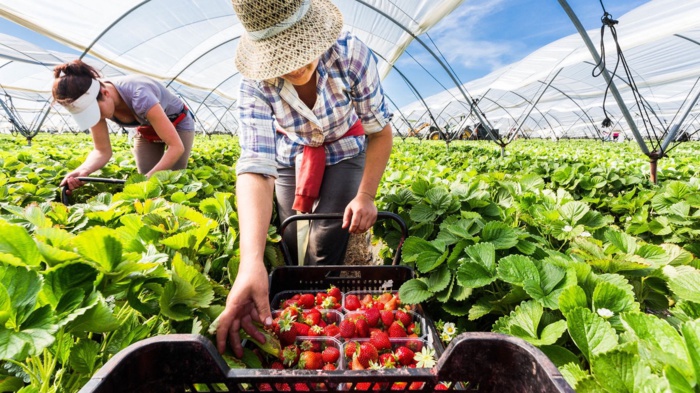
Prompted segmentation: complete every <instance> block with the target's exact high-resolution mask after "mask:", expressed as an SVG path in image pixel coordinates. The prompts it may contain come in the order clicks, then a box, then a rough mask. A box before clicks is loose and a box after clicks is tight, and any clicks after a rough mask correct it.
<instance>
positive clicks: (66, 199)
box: [61, 177, 126, 206]
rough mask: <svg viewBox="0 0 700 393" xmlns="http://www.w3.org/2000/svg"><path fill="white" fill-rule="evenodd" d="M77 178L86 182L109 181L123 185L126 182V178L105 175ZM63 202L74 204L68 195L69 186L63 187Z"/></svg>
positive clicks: (109, 182)
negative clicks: (113, 177) (112, 177)
mask: <svg viewBox="0 0 700 393" xmlns="http://www.w3.org/2000/svg"><path fill="white" fill-rule="evenodd" d="M77 179H78V180H80V181H82V182H86V183H108V184H119V185H123V184H124V183H126V180H122V179H110V178H105V177H79V178H77ZM61 203H63V204H64V205H66V206H68V205H71V204H72V202H71V200H70V195H68V186H62V187H61Z"/></svg>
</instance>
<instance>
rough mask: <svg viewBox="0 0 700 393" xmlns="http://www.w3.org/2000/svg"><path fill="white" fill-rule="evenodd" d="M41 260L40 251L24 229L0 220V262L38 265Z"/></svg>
mask: <svg viewBox="0 0 700 393" xmlns="http://www.w3.org/2000/svg"><path fill="white" fill-rule="evenodd" d="M41 260H42V259H41V253H40V252H39V249H38V248H37V246H36V243H34V240H33V239H32V238H31V236H29V233H27V230H26V229H24V228H23V227H21V226H19V225H10V224H7V223H5V222H4V221H0V262H5V263H9V264H12V265H17V266H39V264H40V263H41Z"/></svg>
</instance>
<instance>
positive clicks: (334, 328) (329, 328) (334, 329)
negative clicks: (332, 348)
mask: <svg viewBox="0 0 700 393" xmlns="http://www.w3.org/2000/svg"><path fill="white" fill-rule="evenodd" d="M339 334H340V328H339V327H338V325H336V324H334V323H332V324H330V325H326V327H324V328H323V335H324V336H328V337H335V336H337V335H339Z"/></svg>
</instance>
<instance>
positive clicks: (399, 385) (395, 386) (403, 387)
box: [391, 382, 408, 391]
mask: <svg viewBox="0 0 700 393" xmlns="http://www.w3.org/2000/svg"><path fill="white" fill-rule="evenodd" d="M406 385H408V383H406V382H394V384H393V385H391V390H401V391H404V390H406Z"/></svg>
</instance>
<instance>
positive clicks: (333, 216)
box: [280, 211, 408, 265]
mask: <svg viewBox="0 0 700 393" xmlns="http://www.w3.org/2000/svg"><path fill="white" fill-rule="evenodd" d="M342 219H343V213H310V214H297V215H293V216H290V217H287V219H286V220H284V221H283V222H282V224H281V225H280V235H282V234H284V231H285V230H286V229H287V227H288V226H289V224H291V223H292V222H294V221H311V220H342ZM387 219H389V220H394V221H395V222H396V223H397V224H398V225H399V228H401V239H400V240H399V246H398V247H396V254H395V255H394V260H393V261H392V263H391V264H392V265H398V264H399V259H400V258H401V248H402V247H403V242H404V240H406V238H407V237H408V227H407V226H406V222H404V220H403V219H402V218H401V216H399V215H398V214H395V213H392V212H387V211H380V212H378V213H377V220H387ZM280 243H281V244H282V254H283V256H284V261H285V263H286V264H287V265H291V264H292V257H291V255H290V253H289V248H288V247H287V245H286V244H285V243H284V241H282V242H280Z"/></svg>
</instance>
